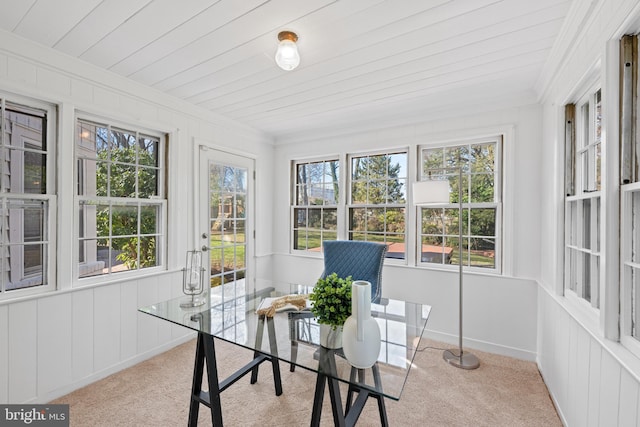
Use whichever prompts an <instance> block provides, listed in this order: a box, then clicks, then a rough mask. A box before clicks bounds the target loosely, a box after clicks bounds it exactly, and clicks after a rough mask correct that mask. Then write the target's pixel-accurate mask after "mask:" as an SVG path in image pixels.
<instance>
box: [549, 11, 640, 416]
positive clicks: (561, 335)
mask: <svg viewBox="0 0 640 427" xmlns="http://www.w3.org/2000/svg"><path fill="white" fill-rule="evenodd" d="M638 17H640V3H638V2H637V1H635V0H634V1H631V0H598V1H592V2H582V1H574V3H573V5H572V8H571V19H570V20H569V21H568V23H567V26H566V27H565V28H564V29H563V33H562V37H561V40H560V44H559V45H558V49H556V51H555V52H554V58H555V60H554V61H553V62H552V63H551V64H550V66H549V67H547V69H546V70H545V72H546V75H547V78H546V79H544V80H542V81H541V85H540V88H541V90H542V91H543V93H544V99H543V146H542V147H543V150H542V162H541V169H540V182H541V191H542V197H541V208H540V214H541V229H540V234H541V235H543V236H545V238H544V239H543V240H542V241H541V250H542V253H541V270H540V288H539V293H538V325H539V326H538V365H539V368H540V371H541V373H542V375H543V377H544V380H545V382H546V383H547V386H548V388H549V391H550V393H551V396H552V398H553V400H554V402H555V403H556V406H557V408H558V411H559V413H560V416H561V418H562V420H563V421H564V422H565V424H566V425H569V426H580V427H582V426H615V425H620V426H637V425H640V414H639V413H638V407H639V406H640V400H639V399H640V362H639V360H638V358H637V357H634V356H633V355H631V354H630V352H628V351H627V350H626V349H624V348H623V347H622V346H621V345H620V344H619V343H618V342H617V341H616V340H615V339H607V338H605V322H604V316H603V315H602V314H601V315H600V316H598V315H594V313H593V312H590V311H589V310H585V309H584V307H581V306H580V304H577V303H576V302H577V301H573V300H571V299H568V298H565V297H564V296H562V271H563V264H562V259H563V249H562V244H563V232H564V231H563V228H564V227H563V218H562V210H563V193H564V191H563V139H564V130H563V126H564V121H563V119H562V113H563V105H564V104H565V103H567V102H570V101H575V100H576V99H575V98H574V97H575V96H577V95H578V94H577V92H576V90H577V89H578V88H579V87H580V86H581V85H582V84H583V83H585V82H586V81H587V80H588V79H589V76H590V75H593V74H594V73H595V75H601V76H603V79H602V84H603V86H602V94H603V117H604V121H605V129H606V132H605V138H606V139H605V144H607V146H606V147H605V149H604V151H605V152H607V153H610V152H611V149H612V148H615V146H616V145H617V144H618V139H617V117H616V114H617V113H616V111H617V109H618V103H617V101H616V96H615V94H616V93H617V91H618V85H617V82H616V75H617V73H618V66H617V63H616V62H615V60H614V61H610V58H611V56H615V52H616V51H617V47H616V46H615V42H614V43H613V44H612V47H613V48H609V50H607V44H608V43H610V40H617V39H619V37H620V36H621V35H622V34H624V33H625V32H627V31H631V32H635V31H637V30H638V29H639V27H638V26H637V25H635V24H634V20H637V19H638ZM612 62H613V63H612ZM606 155H607V154H605V159H606ZM615 162H616V161H615V160H614V161H613V162H612V163H613V165H611V164H610V165H609V166H613V167H614V168H615ZM610 172H611V171H610V168H609V167H608V166H605V167H604V169H603V173H605V174H609V173H610ZM613 176H614V179H615V173H614V174H613ZM605 185H606V184H605ZM603 204H604V206H603V207H604V211H605V212H610V211H612V208H615V206H616V204H617V196H616V194H615V190H614V189H613V188H612V187H608V188H607V187H606V188H605V189H604V190H603ZM613 210H615V209H613ZM616 221H617V219H616V218H615V216H614V217H613V218H606V219H603V227H604V229H605V230H606V231H605V232H606V233H609V231H608V230H609V229H610V228H611V224H615V223H616ZM609 237H611V235H609ZM611 255H613V257H612V256H611ZM615 256H616V255H615V251H610V250H607V251H605V253H604V258H603V263H602V265H603V268H605V266H607V265H608V266H610V267H611V269H612V270H611V271H612V272H613V273H614V274H613V275H611V276H606V277H605V276H601V280H602V279H604V280H603V283H605V288H604V290H605V293H603V295H604V299H603V302H602V304H603V305H604V306H605V307H610V309H609V310H608V311H607V312H608V313H609V314H610V315H611V313H612V312H613V318H611V319H609V320H610V321H609V322H608V323H607V327H608V329H607V334H606V336H612V335H615V334H616V333H617V318H616V316H615V314H616V313H617V306H618V303H619V301H618V300H617V288H618V286H619V280H618V279H617V277H616V275H615V273H616V269H617V268H618V266H617V260H616V259H615ZM607 257H608V258H607ZM605 311H606V310H605ZM614 338H615V337H614Z"/></svg>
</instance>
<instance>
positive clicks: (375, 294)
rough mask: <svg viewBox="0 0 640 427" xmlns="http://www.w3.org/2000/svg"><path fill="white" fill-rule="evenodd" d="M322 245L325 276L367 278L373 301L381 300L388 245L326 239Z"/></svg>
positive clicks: (323, 274) (323, 275)
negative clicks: (334, 274)
mask: <svg viewBox="0 0 640 427" xmlns="http://www.w3.org/2000/svg"><path fill="white" fill-rule="evenodd" d="M322 247H323V252H324V272H323V273H322V277H323V278H324V277H326V276H328V275H330V274H333V273H336V274H337V275H338V277H343V278H344V277H348V276H351V278H352V279H353V280H366V281H367V282H370V283H371V302H373V303H378V302H380V297H381V296H382V266H383V264H384V256H385V253H386V252H387V245H385V244H382V243H373V242H360V241H354V240H326V241H324V242H322Z"/></svg>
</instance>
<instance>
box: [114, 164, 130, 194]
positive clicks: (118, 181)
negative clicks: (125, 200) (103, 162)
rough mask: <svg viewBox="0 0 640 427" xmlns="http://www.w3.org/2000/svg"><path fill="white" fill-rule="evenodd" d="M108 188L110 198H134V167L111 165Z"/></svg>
mask: <svg viewBox="0 0 640 427" xmlns="http://www.w3.org/2000/svg"><path fill="white" fill-rule="evenodd" d="M109 187H110V188H109V190H110V192H109V195H110V196H111V197H136V167H135V166H131V165H125V164H118V163H117V164H112V165H111V175H110V177H109Z"/></svg>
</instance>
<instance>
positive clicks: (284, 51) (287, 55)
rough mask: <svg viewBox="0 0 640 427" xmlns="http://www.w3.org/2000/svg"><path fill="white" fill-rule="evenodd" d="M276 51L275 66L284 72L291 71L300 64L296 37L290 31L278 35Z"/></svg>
mask: <svg viewBox="0 0 640 427" xmlns="http://www.w3.org/2000/svg"><path fill="white" fill-rule="evenodd" d="M278 40H280V43H278V51H277V52H276V64H278V67H280V68H282V69H283V70H286V71H291V70H293V69H294V68H296V67H297V66H298V65H299V64H300V54H299V53H298V46H297V45H296V42H297V41H298V35H297V34H296V33H294V32H292V31H281V32H280V33H279V34H278Z"/></svg>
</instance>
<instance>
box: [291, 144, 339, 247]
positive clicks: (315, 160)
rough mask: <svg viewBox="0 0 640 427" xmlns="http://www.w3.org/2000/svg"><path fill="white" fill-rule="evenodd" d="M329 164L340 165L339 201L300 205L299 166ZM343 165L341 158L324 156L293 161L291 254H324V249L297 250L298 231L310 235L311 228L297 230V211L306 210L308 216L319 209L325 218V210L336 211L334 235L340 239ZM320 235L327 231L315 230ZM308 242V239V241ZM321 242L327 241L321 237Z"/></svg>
mask: <svg viewBox="0 0 640 427" xmlns="http://www.w3.org/2000/svg"><path fill="white" fill-rule="evenodd" d="M320 162H323V163H329V162H337V163H338V173H339V175H338V201H337V202H336V204H323V205H304V204H298V200H297V194H298V187H299V186H300V184H299V183H298V173H297V171H298V166H299V165H304V164H313V163H320ZM343 164H344V162H343V161H342V159H341V158H340V156H324V157H318V158H312V159H298V160H293V161H292V162H291V168H292V170H291V208H290V221H291V227H290V230H291V234H290V242H289V247H290V248H291V253H305V254H314V253H318V254H320V253H321V252H322V247H320V248H319V250H315V251H314V250H310V249H299V248H296V247H295V246H296V230H297V231H298V232H300V230H305V232H306V233H308V231H309V226H308V224H307V226H306V227H304V228H297V227H296V217H295V212H296V210H297V209H306V210H307V214H308V210H309V209H318V210H320V211H321V215H322V216H324V212H325V209H335V211H336V229H335V231H333V232H332V233H335V235H336V239H339V238H340V223H341V221H340V218H341V217H340V214H341V211H342V209H341V207H340V205H341V203H340V201H341V200H342V198H343V197H344V196H343V193H344V191H343V187H344V186H343V183H344V168H343ZM323 184H329V183H328V182H325V181H323ZM308 219H309V216H308V215H307V220H308ZM314 231H317V232H319V233H321V236H323V235H324V232H325V230H324V229H320V230H315V229H314ZM307 240H308V239H307ZM320 240H321V242H322V241H323V240H325V239H324V238H323V237H321V239H320Z"/></svg>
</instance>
